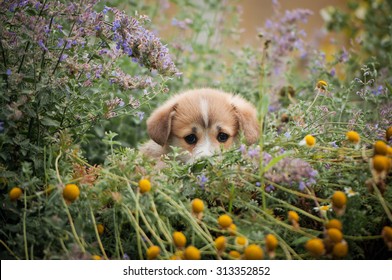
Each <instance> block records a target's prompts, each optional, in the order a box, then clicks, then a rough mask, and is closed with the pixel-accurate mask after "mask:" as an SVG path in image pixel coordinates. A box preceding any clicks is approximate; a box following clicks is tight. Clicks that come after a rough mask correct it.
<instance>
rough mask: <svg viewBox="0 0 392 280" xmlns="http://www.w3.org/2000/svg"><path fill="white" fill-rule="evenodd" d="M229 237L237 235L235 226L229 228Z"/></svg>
mask: <svg viewBox="0 0 392 280" xmlns="http://www.w3.org/2000/svg"><path fill="white" fill-rule="evenodd" d="M229 232H230V235H232V236H234V235H236V233H237V226H236V225H235V224H231V225H230V226H229Z"/></svg>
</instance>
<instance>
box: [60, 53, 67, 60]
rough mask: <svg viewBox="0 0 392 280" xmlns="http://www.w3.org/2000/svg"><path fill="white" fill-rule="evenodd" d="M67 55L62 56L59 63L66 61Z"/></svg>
mask: <svg viewBox="0 0 392 280" xmlns="http://www.w3.org/2000/svg"><path fill="white" fill-rule="evenodd" d="M67 57H68V55H67V54H62V55H61V57H60V61H64V60H65V59H67Z"/></svg>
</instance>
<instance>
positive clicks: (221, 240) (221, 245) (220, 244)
mask: <svg viewBox="0 0 392 280" xmlns="http://www.w3.org/2000/svg"><path fill="white" fill-rule="evenodd" d="M225 247H226V237H224V236H219V237H218V238H216V239H215V248H216V249H217V250H218V251H223V250H224V249H225Z"/></svg>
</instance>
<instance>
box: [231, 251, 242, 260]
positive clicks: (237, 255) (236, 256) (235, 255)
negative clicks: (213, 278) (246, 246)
mask: <svg viewBox="0 0 392 280" xmlns="http://www.w3.org/2000/svg"><path fill="white" fill-rule="evenodd" d="M229 256H230V257H232V258H233V259H239V258H240V257H241V254H240V252H238V251H236V250H232V251H230V252H229Z"/></svg>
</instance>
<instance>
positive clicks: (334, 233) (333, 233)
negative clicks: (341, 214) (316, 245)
mask: <svg viewBox="0 0 392 280" xmlns="http://www.w3.org/2000/svg"><path fill="white" fill-rule="evenodd" d="M327 235H328V237H329V238H330V239H331V240H332V242H334V243H338V242H340V241H342V240H343V234H342V232H341V231H340V230H338V229H337V228H330V229H328V230H327Z"/></svg>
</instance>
